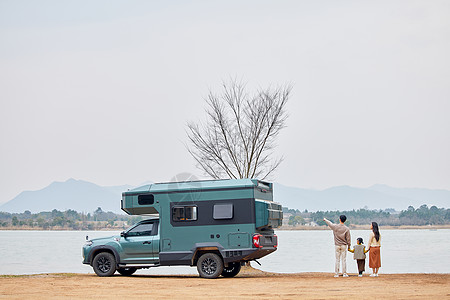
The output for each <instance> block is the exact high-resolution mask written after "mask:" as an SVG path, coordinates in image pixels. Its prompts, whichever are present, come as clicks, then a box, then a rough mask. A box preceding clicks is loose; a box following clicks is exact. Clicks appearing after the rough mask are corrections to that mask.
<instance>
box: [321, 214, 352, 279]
mask: <svg viewBox="0 0 450 300" xmlns="http://www.w3.org/2000/svg"><path fill="white" fill-rule="evenodd" d="M323 220H324V221H325V223H327V224H328V226H330V228H331V229H332V230H333V234H334V245H335V249H336V265H335V268H334V271H335V274H334V277H339V262H340V261H342V276H343V277H348V275H347V250H350V245H351V239H350V229H348V227H347V226H345V225H344V222H345V221H346V220H347V217H346V216H344V215H341V216H340V217H339V224H333V223H332V222H331V221H329V220H327V219H326V218H323Z"/></svg>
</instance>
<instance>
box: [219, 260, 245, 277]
mask: <svg viewBox="0 0 450 300" xmlns="http://www.w3.org/2000/svg"><path fill="white" fill-rule="evenodd" d="M239 271H241V263H240V262H232V263H229V264H228V267H224V268H223V271H222V276H223V277H234V276H236V275H237V274H239Z"/></svg>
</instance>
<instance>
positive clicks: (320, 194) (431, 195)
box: [274, 183, 450, 211]
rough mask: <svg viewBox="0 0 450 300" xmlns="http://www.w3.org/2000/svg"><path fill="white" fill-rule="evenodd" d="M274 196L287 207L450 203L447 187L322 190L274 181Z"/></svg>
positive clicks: (314, 208)
mask: <svg viewBox="0 0 450 300" xmlns="http://www.w3.org/2000/svg"><path fill="white" fill-rule="evenodd" d="M274 200H275V201H277V202H279V203H281V204H283V206H287V207H289V208H294V209H299V210H302V211H303V210H305V209H307V210H309V211H317V210H352V209H358V208H364V207H367V208H369V209H385V208H394V209H396V210H404V209H407V208H408V206H409V205H412V206H414V207H415V208H417V207H419V206H420V205H422V204H427V205H428V206H432V205H436V206H437V207H445V208H448V207H450V191H447V190H431V189H421V188H393V187H389V186H387V185H379V184H378V185H373V186H371V187H369V188H355V187H350V186H337V187H332V188H329V189H325V190H310V189H301V188H296V187H288V186H284V185H281V184H277V183H275V186H274Z"/></svg>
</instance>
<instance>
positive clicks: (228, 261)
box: [85, 179, 283, 278]
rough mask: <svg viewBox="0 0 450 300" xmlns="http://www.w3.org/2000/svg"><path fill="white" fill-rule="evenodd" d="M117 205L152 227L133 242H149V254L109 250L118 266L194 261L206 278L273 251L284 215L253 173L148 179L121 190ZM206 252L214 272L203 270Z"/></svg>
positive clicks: (125, 239) (89, 260)
mask: <svg viewBox="0 0 450 300" xmlns="http://www.w3.org/2000/svg"><path fill="white" fill-rule="evenodd" d="M121 208H122V210H123V211H125V212H126V213H127V214H130V215H147V216H149V219H148V220H145V221H142V222H141V223H144V224H141V226H143V225H145V224H147V226H150V225H149V224H151V226H152V228H153V229H152V230H151V232H150V234H152V236H151V241H150V240H149V237H146V238H144V237H142V236H141V237H139V239H138V244H137V245H138V246H136V247H141V248H144V247H145V246H149V244H148V243H150V242H151V243H152V247H151V249H152V250H151V251H152V255H151V257H152V259H148V257H146V256H145V255H142V254H141V255H136V256H135V257H134V258H133V259H129V257H128V260H127V259H122V256H123V255H121V254H120V252H121V250H120V249H119V250H117V251H116V252H118V253H117V254H115V253H113V254H115V260H116V262H115V263H116V265H117V266H116V267H117V268H118V269H119V272H120V269H121V268H122V269H124V268H144V267H149V266H173V265H189V266H195V265H197V268H198V269H199V273H200V275H201V276H202V277H208V278H215V277H217V276H218V275H220V274H222V275H224V273H223V272H226V271H227V270H234V271H232V272H229V274H230V275H231V274H232V273H233V274H234V273H236V269H238V270H237V272H239V269H240V265H241V264H243V263H244V262H247V261H251V260H255V259H258V258H261V257H263V256H265V255H267V254H269V253H272V252H274V251H275V250H276V249H277V245H278V241H277V236H276V235H275V234H274V231H273V229H274V228H277V227H279V226H281V222H282V218H283V215H282V208H281V205H279V204H277V203H275V202H273V185H272V183H269V182H264V181H260V180H256V179H230V180H208V181H189V182H169V183H156V184H149V185H145V186H142V187H139V188H136V189H132V190H129V191H126V192H124V193H122V201H121ZM145 222H147V223H145ZM138 225H139V223H138V224H137V225H136V226H138ZM134 227H135V226H133V227H131V228H130V229H129V230H127V231H125V232H123V233H122V234H121V236H120V239H119V240H118V241H117V243H118V244H120V243H121V241H122V240H123V242H124V243H125V242H129V241H130V240H131V239H136V237H135V236H133V235H132V234H131V233H132V232H133V228H134ZM143 240H145V241H143ZM142 241H143V242H142ZM144 242H145V243H146V244H145V245H144V244H143V243H144ZM99 246H100V245H99ZM116 248H117V247H116ZM147 248H150V247H147ZM135 252H139V253H142V252H143V250H142V249H141V250H136V251H135ZM97 253H99V252H98V251H97V252H95V251H94V252H93V253H91V254H89V255H88V256H89V258H87V259H85V263H89V264H91V265H92V261H93V257H94V256H95V255H96V254H97ZM206 254H208V255H206ZM205 255H206V256H205ZM125 256H126V255H125ZM125 256H124V257H125ZM148 256H150V255H148ZM205 257H207V258H211V257H212V258H213V259H212V262H213V263H214V262H215V265H216V266H217V264H219V266H218V268H219V271H220V272H219V274H218V275H217V272H215V273H214V274H213V275H212V276H208V274H202V271H201V268H202V266H203V269H205V268H204V265H205V261H206V262H207V263H211V259H210V260H205V259H204V258H205ZM218 259H220V262H219V261H215V260H218ZM199 260H201V261H199ZM199 264H201V265H202V266H199ZM220 264H222V266H220ZM94 270H95V267H94ZM208 270H209V269H208ZM96 273H97V272H96ZM207 273H208V272H207ZM97 274H98V273H97ZM236 274H237V273H236ZM234 275H235V274H234ZM234 275H233V276H234ZM224 276H226V273H225V275H224ZM229 277H231V276H229Z"/></svg>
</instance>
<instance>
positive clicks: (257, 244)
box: [252, 234, 262, 248]
mask: <svg viewBox="0 0 450 300" xmlns="http://www.w3.org/2000/svg"><path fill="white" fill-rule="evenodd" d="M260 237H262V235H260V234H255V235H254V236H253V239H252V241H253V246H254V247H255V248H262V246H261V243H260Z"/></svg>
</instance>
